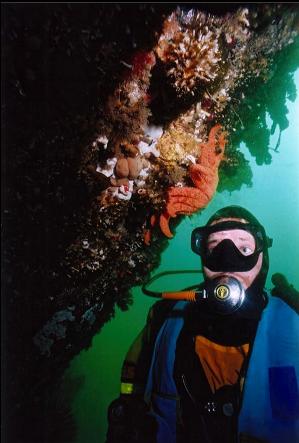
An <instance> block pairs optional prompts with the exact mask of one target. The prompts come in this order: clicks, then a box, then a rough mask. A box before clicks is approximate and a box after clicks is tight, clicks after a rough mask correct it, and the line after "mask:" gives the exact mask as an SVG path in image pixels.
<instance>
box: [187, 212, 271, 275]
mask: <svg viewBox="0 0 299 443" xmlns="http://www.w3.org/2000/svg"><path fill="white" fill-rule="evenodd" d="M228 230H242V231H246V232H247V233H250V234H251V236H253V239H254V248H253V251H252V253H248V252H247V251H244V250H242V248H240V247H239V246H238V245H236V244H235V243H234V241H233V240H231V239H229V238H224V239H223V240H221V241H220V242H218V244H217V245H216V246H215V247H214V248H209V247H208V243H209V237H210V236H211V234H213V233H215V232H220V231H228ZM271 245H272V240H271V239H269V238H268V237H267V236H266V233H265V230H264V228H263V227H262V226H260V225H254V224H251V223H242V222H239V221H224V222H220V223H216V224H215V225H209V226H203V227H200V228H196V229H194V231H193V232H192V236H191V248H192V250H193V252H195V253H196V254H198V255H200V256H201V258H202V263H203V265H204V266H205V267H207V268H208V269H210V270H211V271H216V272H246V271H249V270H250V269H252V268H253V267H254V266H255V265H256V263H257V260H258V257H259V254H260V253H261V252H262V251H264V250H265V249H266V248H268V247H270V246H271Z"/></svg>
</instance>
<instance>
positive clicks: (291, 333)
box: [106, 206, 299, 443]
mask: <svg viewBox="0 0 299 443" xmlns="http://www.w3.org/2000/svg"><path fill="white" fill-rule="evenodd" d="M271 245H272V240H271V239H270V238H268V237H267V235H266V233H265V230H264V228H263V226H262V225H261V224H260V223H259V221H258V220H257V219H256V218H255V217H254V216H253V215H252V214H251V213H250V212H249V211H247V210H246V209H244V208H241V207H239V206H229V207H226V208H223V209H221V210H219V211H217V212H216V213H215V214H214V215H213V216H212V217H211V218H210V219H209V221H208V223H207V224H206V226H203V227H199V228H196V229H195V230H194V231H193V232H192V239H191V247H192V250H193V251H194V252H195V253H197V254H198V255H200V257H201V260H202V267H203V269H202V272H203V276H204V281H203V283H202V284H200V285H199V286H197V287H196V288H195V289H194V288H191V289H188V290H185V291H180V292H176V293H162V294H157V293H154V292H152V291H149V290H147V289H146V288H144V292H145V293H147V294H148V295H153V296H157V295H159V296H161V297H162V298H163V300H160V301H158V302H157V303H155V304H154V305H153V306H152V308H151V310H150V312H149V314H148V319H147V323H146V326H145V327H144V329H143V330H142V331H141V333H140V334H139V336H138V337H137V338H136V340H135V342H134V343H133V345H132V346H131V348H130V349H129V351H128V353H127V356H126V358H125V361H124V364H123V368H122V375H121V393H120V397H119V398H118V399H116V400H114V401H113V402H112V403H111V405H110V406H109V410H108V423H109V426H108V432H107V440H106V441H107V443H121V442H128V443H133V442H135V443H136V442H138V443H141V442H142V443H150V442H153V443H195V442H197V443H245V442H248V443H254V442H259V443H282V442H287V443H296V442H299V396H298V374H299V352H298V351H299V348H298V344H297V343H298V337H299V322H298V316H297V313H298V300H299V294H298V292H297V291H296V290H295V289H294V288H293V287H290V286H289V285H288V284H287V282H286V280H285V278H284V277H283V276H281V275H280V274H276V277H275V278H274V280H272V281H273V282H274V283H275V282H276V281H277V282H278V284H277V286H276V288H275V290H274V291H272V293H273V295H271V294H270V293H268V292H267V291H266V290H265V289H264V286H265V282H266V277H267V273H268V268H269V256H268V248H269V247H270V246H271ZM280 289H283V290H284V291H286V293H285V294H284V295H283V294H282V296H280V294H279V291H280ZM288 293H289V295H290V298H291V303H288ZM296 311H297V312H296Z"/></svg>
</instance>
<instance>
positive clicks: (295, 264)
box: [67, 70, 299, 443]
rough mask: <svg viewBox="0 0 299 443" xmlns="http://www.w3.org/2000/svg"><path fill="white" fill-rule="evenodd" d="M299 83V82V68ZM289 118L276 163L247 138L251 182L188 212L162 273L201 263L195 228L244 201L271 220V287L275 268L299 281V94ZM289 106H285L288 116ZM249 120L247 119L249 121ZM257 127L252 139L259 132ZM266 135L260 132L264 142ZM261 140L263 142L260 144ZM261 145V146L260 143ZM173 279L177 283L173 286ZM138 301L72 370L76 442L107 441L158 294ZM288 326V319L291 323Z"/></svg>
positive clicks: (179, 283) (181, 282)
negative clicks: (193, 244) (109, 417)
mask: <svg viewBox="0 0 299 443" xmlns="http://www.w3.org/2000/svg"><path fill="white" fill-rule="evenodd" d="M294 79H295V83H296V85H297V89H298V88H299V70H297V71H296V73H295V76H294ZM275 94H277V98H279V99H280V98H281V95H279V94H280V91H279V90H273V91H272V96H271V99H272V100H274V101H275ZM285 104H286V106H287V110H288V113H287V114H286V118H287V120H288V121H289V126H288V127H287V128H286V129H285V130H284V131H283V132H282V134H281V141H280V146H279V148H278V150H275V148H276V144H277V140H278V137H279V130H278V127H277V128H276V130H275V132H274V134H272V135H271V137H270V148H271V149H270V151H269V152H270V154H271V156H272V161H271V164H266V165H265V164H264V165H261V166H257V164H256V160H255V158H254V157H252V155H251V154H250V152H249V150H248V147H247V146H246V145H245V144H244V143H241V145H240V150H241V152H242V153H243V154H244V155H245V157H246V159H247V160H248V162H249V166H250V167H251V170H252V183H253V186H252V187H248V186H245V185H243V186H242V187H241V189H240V190H236V191H232V192H228V191H223V192H221V193H216V195H215V196H214V198H213V200H212V201H211V203H210V204H209V206H208V207H207V208H206V209H205V210H204V211H202V212H201V213H200V214H196V215H194V216H192V217H185V218H184V219H182V222H181V223H180V224H179V226H178V228H177V229H176V234H175V237H174V238H173V239H172V240H170V241H169V246H168V248H167V249H166V250H165V251H164V252H163V254H162V256H161V265H160V267H159V269H157V270H156V271H155V273H158V272H162V271H165V270H174V269H197V268H198V269H200V261H199V257H198V256H196V255H195V254H193V253H192V252H191V250H190V234H191V231H192V230H193V229H194V228H195V227H196V226H199V225H202V224H205V223H206V221H207V220H208V218H209V217H210V215H212V214H213V213H214V212H215V211H216V210H217V209H219V208H222V207H224V206H227V205H232V204H237V205H241V206H244V207H245V208H247V209H249V211H251V212H252V213H253V214H255V215H256V217H257V218H258V219H259V220H260V221H261V223H262V224H263V225H264V226H265V228H266V232H267V234H268V236H270V237H272V238H273V239H274V241H273V247H272V248H271V249H270V251H269V252H270V271H269V275H268V280H267V287H268V288H271V275H272V274H273V273H275V272H281V273H283V274H285V276H286V277H287V279H288V280H289V281H290V282H291V283H292V284H293V285H294V286H295V287H297V288H299V273H298V269H299V258H298V250H299V228H298V226H299V117H298V116H299V98H298V97H297V98H296V101H295V102H291V101H289V100H286V101H285ZM282 114H285V109H281V115H280V116H279V115H278V117H279V118H280V120H282V117H285V115H282ZM244 123H245V124H246V121H245V122H244ZM272 123H273V121H272V119H271V117H270V113H268V114H266V125H267V127H268V128H269V130H270V128H271V126H272ZM274 123H275V122H274ZM254 137H255V134H254V131H253V133H252V134H251V139H253V140H254ZM257 143H261V140H260V139H259V138H258V142H257ZM257 148H258V146H257ZM260 149H262V146H261V147H260ZM200 278H201V277H200V274H198V276H193V277H192V282H190V281H189V280H188V281H187V280H186V277H184V278H183V279H182V277H180V278H178V279H175V277H173V278H172V279H171V281H170V280H169V279H168V280H165V279H164V280H163V281H161V282H159V284H160V286H161V287H160V289H162V286H163V287H164V289H181V288H183V287H184V286H188V285H189V284H191V283H193V282H194V283H196V282H198V281H200ZM172 285H173V286H172ZM133 293H134V304H133V306H132V307H131V308H130V309H129V311H127V312H121V311H119V310H118V311H117V314H116V317H115V318H114V319H113V320H112V321H111V322H109V323H108V324H106V325H105V326H104V327H103V329H102V331H101V333H100V334H98V335H97V336H95V337H94V339H93V343H92V347H91V348H90V349H89V350H87V351H83V352H82V353H81V354H80V355H78V356H77V357H76V358H75V359H74V360H73V362H72V364H71V366H70V369H69V370H68V372H67V377H68V378H69V379H72V378H77V377H80V378H82V383H81V386H80V389H79V390H78V392H77V394H76V396H75V398H74V400H73V403H72V410H73V413H74V416H75V420H76V423H77V427H78V434H77V440H76V442H75V443H103V442H104V441H105V434H106V429H107V423H106V411H107V407H108V405H109V403H110V402H111V401H112V400H113V399H115V398H116V397H118V395H119V394H118V393H119V384H120V383H119V378H120V369H121V365H122V360H123V358H124V356H125V353H126V351H127V349H128V347H129V345H130V343H131V342H132V340H133V339H134V337H135V336H136V335H137V333H138V332H139V330H140V329H141V328H142V327H143V325H144V322H145V319H146V316H147V312H148V309H149V307H150V306H151V304H152V303H153V302H154V300H153V299H150V298H149V297H146V296H145V295H143V294H142V292H141V290H140V288H139V287H136V288H134V290H133ZM286 327H287V325H286Z"/></svg>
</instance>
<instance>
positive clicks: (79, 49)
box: [4, 4, 299, 442]
mask: <svg viewBox="0 0 299 443" xmlns="http://www.w3.org/2000/svg"><path fill="white" fill-rule="evenodd" d="M198 7H199V9H198V10H197V9H191V10H189V9H186V7H184V6H181V7H178V8H174V7H173V5H164V6H163V5H154V4H153V5H138V6H137V7H136V6H134V13H133V9H132V7H130V6H129V5H111V6H108V5H105V8H107V9H106V10H104V7H103V6H101V5H84V6H83V5H81V6H80V7H79V6H75V5H62V6H59V5H56V6H47V7H46V6H43V5H41V6H39V7H36V6H35V7H31V9H30V8H29V9H27V10H25V9H24V7H18V6H16V5H15V6H9V5H8V6H6V11H5V13H6V23H5V25H6V29H5V32H6V37H5V38H6V40H5V42H6V45H5V50H6V54H5V57H6V59H7V64H6V69H5V70H6V72H5V74H6V75H5V81H6V83H5V85H6V88H7V94H6V100H5V104H6V106H7V111H6V119H7V123H6V128H5V129H6V143H7V146H6V154H5V158H4V160H5V161H4V166H5V171H4V185H5V187H6V194H5V199H4V226H5V232H4V234H5V237H4V271H5V272H6V282H5V284H4V292H5V294H7V299H6V301H5V305H4V308H5V311H6V312H7V320H6V321H5V323H6V326H7V331H6V332H5V334H4V342H5V346H6V348H5V353H6V355H7V359H6V360H7V364H6V371H5V381H6V390H7V392H6V394H7V398H8V402H9V407H8V411H9V412H8V414H7V415H9V417H8V419H7V422H8V423H9V424H11V423H14V422H15V421H16V422H17V423H19V426H13V427H12V426H11V429H9V431H7V432H9V433H11V434H12V435H13V437H9V438H10V440H8V441H20V442H21V441H24V442H25V441H28V442H42V441H45V442H46V441H51V439H52V441H53V442H54V441H60V440H59V437H57V434H55V432H54V433H53V432H52V431H50V430H49V432H48V435H46V434H47V432H45V429H47V428H46V427H45V423H44V421H43V419H44V417H41V416H40V415H41V414H38V416H39V420H35V425H34V426H35V427H34V426H33V422H34V419H33V417H34V416H35V415H36V413H37V411H38V410H40V409H43V408H47V404H48V405H49V404H52V405H54V404H55V401H54V400H53V399H55V398H56V397H55V394H53V392H54V387H55V388H56V389H59V387H58V386H59V382H58V380H59V377H60V376H61V375H62V374H63V371H64V370H65V368H66V367H67V366H68V364H69V362H70V360H71V359H72V358H73V357H74V356H75V355H77V354H78V353H79V352H80V351H81V350H82V349H86V348H87V347H88V346H90V344H91V340H92V338H93V336H94V335H95V334H96V333H97V332H98V331H100V329H101V327H102V326H103V324H105V322H107V321H109V320H110V319H111V318H112V317H113V315H114V311H115V306H116V305H117V306H119V307H120V308H121V309H128V307H129V305H130V303H131V302H132V300H131V295H130V289H131V288H132V287H133V286H136V285H139V284H141V283H143V282H144V281H145V279H146V278H147V277H148V276H149V274H150V272H151V271H152V270H154V269H155V268H156V267H157V266H158V264H159V257H160V253H161V250H162V249H163V248H164V247H166V246H167V242H168V240H167V239H166V238H165V236H164V235H163V233H162V232H161V230H160V227H159V225H158V223H156V224H154V223H153V220H154V218H156V219H159V217H160V216H161V214H163V213H164V212H165V210H166V209H167V207H168V210H169V208H170V206H167V205H168V203H169V201H170V197H171V195H172V193H173V190H175V191H178V190H180V189H182V190H184V189H191V191H190V193H191V194H190V195H192V204H191V203H190V200H186V199H185V200H184V203H185V206H184V207H180V209H179V210H178V211H177V212H174V213H173V214H172V215H173V216H176V218H175V219H174V220H171V221H170V224H171V230H172V231H173V227H174V226H175V224H176V223H178V222H179V216H180V214H191V213H192V212H194V211H195V210H200V209H202V208H203V207H205V206H206V205H207V204H208V202H209V200H210V198H212V194H213V192H214V191H215V187H213V188H211V189H213V192H212V193H210V194H209V198H208V199H204V200H203V201H202V199H201V195H200V192H205V191H206V190H207V189H205V187H204V186H202V187H201V189H198V188H197V187H196V184H195V182H194V180H192V174H191V172H190V171H191V170H192V168H193V167H194V165H199V166H203V165H202V163H201V153H202V150H203V147H204V146H205V145H206V144H207V143H208V140H209V134H210V133H211V130H212V128H214V127H216V125H217V124H220V125H221V126H222V127H223V131H225V132H226V138H227V143H226V144H222V147H221V155H222V156H223V157H221V158H222V163H221V164H220V184H219V185H220V187H221V186H223V183H224V180H223V181H221V177H223V174H224V177H225V173H223V172H222V173H221V171H225V170H226V168H230V167H231V168H233V170H234V171H238V168H240V167H241V166H242V161H243V160H242V157H241V156H240V155H239V153H238V150H237V147H236V146H234V145H232V142H231V140H232V139H233V136H234V130H235V129H236V125H237V123H236V112H237V111H238V107H240V108H241V106H242V101H245V100H248V95H250V91H247V92H246V94H247V96H246V97H245V96H244V97H243V96H242V91H244V90H245V89H246V86H247V85H248V84H249V83H250V81H251V79H257V78H258V79H260V81H261V82H262V83H264V84H265V85H266V84H267V82H269V81H271V78H272V76H273V75H274V73H273V69H274V68H273V66H275V65H274V64H273V60H274V58H275V57H276V56H277V54H278V53H280V52H283V51H284V50H287V48H288V47H289V46H291V45H292V44H293V42H294V41H295V39H297V38H298V22H299V21H298V10H296V7H292V6H291V5H289V6H284V5H282V4H264V5H252V6H248V7H243V6H240V7H238V8H237V7H235V6H234V7H232V8H231V10H230V9H229V7H228V9H227V10H226V11H225V12H224V13H223V14H216V13H215V14H212V13H209V12H206V11H203V10H200V5H198ZM19 8H20V9H19ZM140 23H142V25H143V26H140ZM117 28H119V29H117ZM116 29H117V30H116ZM44 53H45V54H46V55H43V54H44ZM40 60H42V63H40ZM51 76H52V77H54V79H55V81H53V80H51V79H50V78H51ZM49 77H50V78H49ZM71 78H73V81H72V82H71V81H70V79H71ZM51 81H52V83H51ZM68 82H70V84H68ZM39 95H40V96H41V97H42V99H41V98H40V97H39ZM51 95H52V97H51ZM42 102H46V103H47V105H46V106H45V105H44V104H41V103H42ZM236 102H237V105H236ZM39 103H40V104H39ZM35 108H36V109H35ZM43 113H44V114H43ZM12 116H13V117H12ZM15 127H18V128H19V129H18V131H15ZM216 141H217V140H216ZM218 141H219V140H218ZM224 145H225V146H224ZM217 149H219V143H215V146H212V145H211V149H210V150H211V152H210V153H211V155H212V157H213V158H216V157H217V156H218V155H219V154H220V152H218V151H217ZM223 151H224V152H223ZM214 173H217V180H216V181H215V180H214V185H215V184H216V185H217V183H218V163H217V168H214ZM206 178H207V180H208V179H209V178H210V176H209V174H207V177H206ZM226 178H227V176H226ZM229 183H230V180H229V178H228V179H227V185H225V186H227V187H229ZM207 186H208V185H207ZM184 193H185V191H183V194H184ZM185 194H186V193H185ZM197 195H199V197H198V198H197ZM194 196H195V197H194ZM188 197H189V193H188ZM194 199H195V200H194ZM194 201H195V203H194ZM198 202H199V203H198ZM189 203H190V204H189ZM188 205H189V206H190V205H191V209H186V206H188ZM168 215H169V214H168ZM49 399H52V402H51V401H50V400H49ZM53 407H54V406H53ZM25 410H26V413H24V411H25ZM63 413H65V411H64V412H62V414H63ZM66 415H67V414H66ZM20 417H23V418H20ZM67 420H68V418H67ZM50 421H51V420H50ZM58 421H59V420H58ZM51 423H52V424H51V426H52V427H53V426H54V427H55V423H54V422H53V421H52V422H51ZM49 426H50V425H49ZM62 427H63V426H62ZM13 428H14V429H13ZM15 431H16V432H17V434H18V437H17V438H18V440H14V438H16V437H15V434H14V432H15ZM53 435H55V438H54V437H53ZM68 438H69V439H71V437H68ZM55 439H56V440H55ZM61 441H63V439H62V440H61Z"/></svg>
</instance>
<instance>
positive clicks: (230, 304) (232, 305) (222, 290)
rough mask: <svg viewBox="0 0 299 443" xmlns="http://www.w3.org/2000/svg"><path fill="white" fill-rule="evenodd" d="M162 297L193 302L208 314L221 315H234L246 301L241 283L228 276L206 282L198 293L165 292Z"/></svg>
mask: <svg viewBox="0 0 299 443" xmlns="http://www.w3.org/2000/svg"><path fill="white" fill-rule="evenodd" d="M161 295H162V298H165V299H169V300H187V301H193V302H195V303H198V304H199V305H201V306H202V308H203V309H206V310H207V311H208V312H210V313H215V314H220V315H227V314H232V313H233V312H235V311H237V310H238V309H239V308H240V307H241V305H242V304H243V302H244V300H245V291H244V288H243V286H242V285H241V283H240V282H239V281H238V280H237V279H236V278H234V277H228V276H223V277H218V278H215V279H214V280H209V281H206V282H205V284H204V286H203V288H201V289H198V290H196V291H181V292H163V293H162V294H161Z"/></svg>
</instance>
